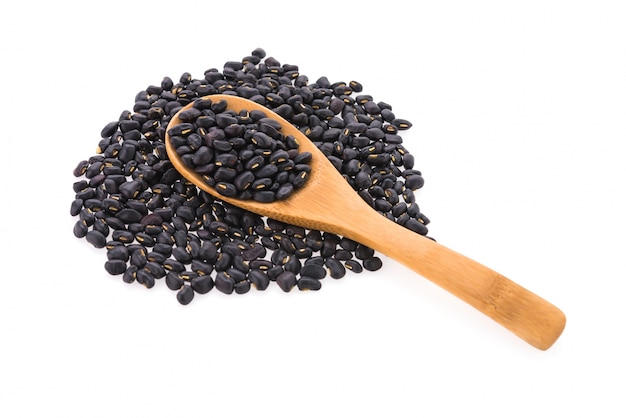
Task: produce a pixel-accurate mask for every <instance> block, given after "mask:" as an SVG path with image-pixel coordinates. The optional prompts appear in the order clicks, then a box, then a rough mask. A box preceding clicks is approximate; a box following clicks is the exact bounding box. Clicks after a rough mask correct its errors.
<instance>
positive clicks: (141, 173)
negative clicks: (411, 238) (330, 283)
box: [70, 48, 429, 303]
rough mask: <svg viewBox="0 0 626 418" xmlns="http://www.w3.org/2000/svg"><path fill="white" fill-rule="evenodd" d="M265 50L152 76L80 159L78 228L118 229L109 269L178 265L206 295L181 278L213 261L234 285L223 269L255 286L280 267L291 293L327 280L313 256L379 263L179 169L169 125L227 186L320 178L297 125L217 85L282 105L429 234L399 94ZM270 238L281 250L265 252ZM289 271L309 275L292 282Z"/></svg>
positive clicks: (176, 277)
mask: <svg viewBox="0 0 626 418" xmlns="http://www.w3.org/2000/svg"><path fill="white" fill-rule="evenodd" d="M265 57H266V54H265V51H263V50H261V49H260V48H259V49H257V50H255V52H253V53H252V54H251V55H250V56H248V57H245V58H244V59H243V60H238V61H229V62H227V63H226V64H225V65H224V70H223V72H220V71H218V70H215V69H212V70H209V71H207V72H205V74H204V78H202V79H198V80H196V79H194V78H193V77H192V76H191V74H189V73H184V74H183V75H181V76H180V78H178V79H177V80H178V81H177V82H176V83H175V82H174V81H173V80H172V79H171V78H169V77H165V78H163V80H162V81H161V83H160V84H159V83H157V84H155V85H149V86H148V87H147V88H146V89H144V90H141V91H140V92H139V93H138V94H137V95H136V100H135V103H134V105H133V107H132V108H131V109H132V111H124V112H122V114H121V115H120V116H119V118H118V119H117V120H116V121H114V122H110V123H109V124H107V125H106V126H105V127H104V128H103V129H102V131H101V136H102V137H103V138H102V140H100V141H99V143H98V148H97V152H98V155H96V156H93V157H91V158H89V159H88V160H83V161H81V162H80V163H79V164H78V165H77V166H76V167H75V169H74V175H75V176H76V177H81V176H84V179H81V180H78V181H76V182H75V183H74V184H73V190H74V192H75V195H74V201H73V203H72V206H71V207H70V214H71V215H72V216H79V220H78V221H77V222H76V223H75V224H74V235H75V236H77V237H81V238H82V237H87V235H88V234H89V238H88V241H89V242H92V243H95V245H97V246H99V245H102V241H103V239H102V237H105V240H106V237H107V236H109V233H110V230H112V234H111V241H110V242H109V243H107V244H106V245H105V246H106V248H107V259H108V260H109V261H111V263H109V264H110V265H109V266H108V269H112V271H117V270H116V268H120V269H121V264H120V263H118V262H117V261H116V260H119V261H120V262H123V263H126V260H129V261H130V265H129V266H128V267H127V268H126V270H125V271H124V272H123V274H122V276H123V280H124V281H125V282H129V283H130V282H133V281H135V280H136V281H138V282H140V283H142V284H143V285H144V286H146V287H152V286H153V285H154V283H155V280H156V279H157V278H158V277H162V276H163V275H164V274H165V273H166V272H167V275H166V284H167V282H168V281H169V282H170V283H169V285H168V287H170V285H171V286H172V288H173V289H174V290H177V291H179V292H181V294H183V292H185V293H188V294H187V296H186V297H188V298H189V297H190V298H193V294H195V293H201V292H198V291H196V290H194V288H193V285H192V286H190V285H186V286H185V289H181V286H183V285H182V284H181V283H180V282H181V281H187V282H188V284H191V283H192V282H194V281H199V280H205V281H209V280H213V279H210V277H209V274H210V273H211V272H212V270H216V271H217V274H218V275H219V274H220V273H221V274H222V276H223V277H222V276H220V277H221V278H220V280H221V281H222V285H224V282H225V281H226V282H228V280H225V279H224V277H226V278H228V279H232V281H233V284H232V289H231V290H230V293H233V292H235V293H245V292H247V291H248V290H249V288H250V285H251V284H253V285H254V286H255V288H257V289H265V288H266V287H267V285H268V284H269V282H270V281H272V280H276V281H278V280H277V278H278V277H279V276H281V274H286V275H285V276H282V277H283V278H282V279H281V280H280V283H282V285H283V286H284V285H285V284H287V287H286V288H287V289H288V290H290V289H291V288H293V287H294V286H295V285H296V284H297V285H298V287H299V288H303V289H304V288H316V287H317V283H316V282H314V281H313V282H311V283H310V284H307V282H308V281H309V280H318V281H319V279H317V278H316V277H314V276H313V277H312V276H308V275H306V274H300V272H301V270H302V269H304V272H307V271H308V270H312V271H314V272H315V271H317V270H316V269H315V268H314V267H306V266H317V267H320V268H322V269H323V270H324V271H325V272H328V273H327V274H330V275H331V277H334V278H339V277H343V275H344V274H345V272H346V270H351V271H353V272H360V271H362V270H363V265H367V268H368V269H375V268H377V266H378V264H379V262H378V261H377V259H378V258H377V257H375V255H374V252H373V250H371V249H369V248H363V246H360V245H357V244H356V243H355V242H354V241H349V240H344V239H342V238H341V237H337V236H334V235H332V234H324V236H323V237H322V234H321V233H320V232H319V231H308V230H300V231H298V232H295V231H294V229H293V228H294V227H293V226H290V225H287V224H284V223H276V222H273V221H271V220H264V219H261V218H259V217H256V215H254V216H251V215H250V214H249V213H248V212H246V211H242V210H240V209H236V208H233V207H230V206H228V205H225V204H223V202H221V201H220V200H219V199H215V198H213V197H211V196H210V195H208V194H206V193H205V192H203V191H200V190H199V189H197V188H196V187H195V186H194V185H193V184H191V183H189V182H188V181H186V180H184V179H183V178H182V177H181V176H180V174H179V173H178V172H177V170H176V169H175V168H174V167H173V165H172V164H171V162H170V161H169V160H168V155H167V153H166V151H165V145H164V142H163V141H164V140H165V133H166V131H168V134H169V136H170V140H171V141H172V144H174V145H175V149H176V150H178V152H179V154H180V155H181V158H183V160H184V162H185V164H189V165H190V167H191V168H192V169H195V170H196V171H197V172H198V173H199V174H200V175H202V176H204V178H205V181H207V183H208V184H209V185H210V186H212V187H216V186H217V185H219V186H218V189H221V190H222V191H223V192H224V194H225V195H228V194H231V195H232V196H233V197H237V198H240V199H256V200H259V201H267V202H270V201H274V200H276V199H285V198H288V197H289V196H290V195H291V194H292V193H293V191H294V190H295V189H297V188H298V187H301V186H302V185H304V184H305V181H306V180H308V177H309V174H310V172H311V167H310V165H309V164H310V162H311V159H312V156H311V154H310V153H307V152H298V143H297V141H296V140H295V138H294V137H293V136H291V135H284V134H283V133H282V132H281V126H280V124H278V123H277V122H276V121H275V120H273V119H271V118H268V117H267V114H266V113H265V112H260V111H251V112H246V111H242V112H237V113H235V112H232V111H229V110H227V109H226V107H227V105H226V102H225V101H219V102H215V103H213V102H212V101H211V100H197V99H198V98H201V97H203V96H208V97H209V98H210V95H211V94H214V93H218V92H221V93H227V94H234V95H238V96H241V97H246V98H249V99H251V100H253V101H256V102H257V103H260V104H262V105H265V106H267V107H268V108H271V109H274V110H275V111H276V112H277V113H278V114H280V115H282V116H283V117H285V118H287V119H288V120H289V121H290V122H291V123H292V124H293V125H295V126H296V127H297V128H298V129H300V130H301V131H302V132H303V133H305V134H306V135H308V136H309V137H310V138H311V139H312V140H314V141H320V142H316V143H315V144H316V145H317V146H318V147H319V148H320V150H321V152H322V153H323V154H324V155H326V156H327V158H328V159H329V161H330V162H331V163H332V164H333V165H334V167H335V168H336V169H337V170H338V171H340V172H341V173H342V175H343V176H344V178H345V179H346V180H347V181H348V183H349V184H350V186H352V187H353V188H354V189H355V190H356V191H357V192H358V194H359V195H360V196H361V197H362V198H363V199H364V200H365V201H366V202H367V203H368V204H369V205H370V206H372V207H373V208H375V209H377V210H378V211H379V212H380V213H381V215H382V216H385V217H387V218H389V219H391V220H393V221H395V222H397V223H398V224H400V225H403V226H404V227H407V228H409V229H411V230H413V231H415V232H417V233H420V234H423V235H426V234H427V232H428V229H427V227H426V225H427V224H428V223H429V220H428V218H427V217H426V216H425V215H423V214H422V213H421V211H420V209H419V207H418V206H417V204H416V203H415V198H416V195H415V193H414V191H415V190H417V189H419V188H421V187H422V186H423V177H422V175H421V173H420V172H419V171H418V170H415V169H414V164H415V159H414V157H413V155H412V154H410V153H409V152H408V151H407V150H406V148H404V146H403V145H402V144H403V138H402V137H401V136H400V134H399V132H401V131H403V130H405V129H408V128H409V127H411V124H410V122H408V121H407V120H404V119H398V118H396V117H395V114H394V113H393V112H392V108H391V106H390V105H389V104H387V103H385V102H382V101H374V99H373V98H372V96H369V95H366V94H362V93H361V92H362V90H363V86H362V85H361V84H360V83H357V82H354V81H352V82H350V83H344V82H338V83H331V82H330V81H329V80H328V79H327V78H326V77H319V78H318V79H317V81H316V82H315V83H309V80H308V77H307V76H305V75H303V74H301V73H300V72H299V69H298V67H297V66H295V65H282V66H281V65H280V63H279V62H278V61H277V60H275V59H273V58H267V59H265V61H263V59H264V58H265ZM353 92H356V93H359V95H358V96H353V94H352V93H353ZM188 103H193V105H192V107H191V108H189V109H188V110H185V111H183V112H181V113H180V114H179V119H180V120H181V121H182V123H180V124H178V125H177V126H173V127H171V129H168V126H167V125H168V122H169V120H170V119H171V117H172V116H173V115H174V113H176V112H178V111H179V109H181V108H182V106H184V105H186V104H188ZM324 141H327V142H324ZM257 193H258V196H256V197H255V194H257ZM269 225H271V226H269ZM140 244H141V245H140ZM147 248H151V249H152V252H147ZM268 249H271V250H273V251H274V252H275V253H276V252H278V254H277V255H276V256H275V257H274V256H272V257H270V258H271V259H265V258H266V257H267V250H268ZM353 257H355V258H353ZM357 260H362V262H359V261H357ZM276 263H278V264H276ZM361 263H363V265H362V264H361ZM117 264H120V265H119V266H117V267H116V265H117ZM186 266H189V267H186ZM105 268H107V267H105ZM186 268H189V269H190V270H191V271H186ZM378 268H379V267H378ZM296 272H297V273H296ZM290 273H291V274H300V279H299V280H296V281H295V282H293V283H292V281H291V279H290V276H289V274H290ZM120 274H121V273H120ZM314 274H319V273H314ZM183 277H184V279H183ZM235 278H236V279H235ZM216 279H217V277H216ZM294 283H295V284H294ZM208 286H210V285H208ZM225 286H226V290H227V291H228V284H227V283H226V285H225ZM279 286H280V284H279ZM196 287H198V286H196ZM188 301H191V299H188ZM187 303H188V302H187Z"/></svg>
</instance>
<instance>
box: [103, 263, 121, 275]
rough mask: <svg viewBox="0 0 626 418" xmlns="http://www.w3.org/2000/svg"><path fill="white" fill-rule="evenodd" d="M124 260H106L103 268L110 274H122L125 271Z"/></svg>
mask: <svg viewBox="0 0 626 418" xmlns="http://www.w3.org/2000/svg"><path fill="white" fill-rule="evenodd" d="M126 266H127V265H126V261H124V260H119V259H112V260H107V261H106V263H104V268H105V270H106V271H107V272H108V273H109V274H112V275H119V274H123V273H124V272H125V271H126Z"/></svg>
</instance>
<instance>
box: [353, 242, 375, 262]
mask: <svg viewBox="0 0 626 418" xmlns="http://www.w3.org/2000/svg"><path fill="white" fill-rule="evenodd" d="M354 255H355V256H356V257H357V258H358V259H360V260H366V259H368V258H372V257H373V256H374V250H373V249H371V248H369V247H367V246H365V245H362V244H359V245H358V246H357V248H356V250H355V252H354Z"/></svg>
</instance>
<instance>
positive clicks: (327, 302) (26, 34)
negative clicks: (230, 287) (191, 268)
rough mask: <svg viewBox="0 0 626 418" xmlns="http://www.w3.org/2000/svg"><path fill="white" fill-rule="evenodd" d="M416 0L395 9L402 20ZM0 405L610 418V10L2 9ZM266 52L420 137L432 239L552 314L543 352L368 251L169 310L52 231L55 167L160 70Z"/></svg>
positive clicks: (615, 254) (617, 122)
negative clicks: (284, 285)
mask: <svg viewBox="0 0 626 418" xmlns="http://www.w3.org/2000/svg"><path fill="white" fill-rule="evenodd" d="M409 6H410V7H409ZM0 16H1V18H0V19H1V20H2V24H1V25H0V54H1V56H2V64H1V65H0V82H1V83H2V84H1V88H0V94H1V95H2V96H1V101H0V107H1V112H0V115H1V117H2V120H1V121H2V139H1V143H2V156H3V158H2V160H3V162H2V165H0V167H1V170H2V172H1V175H2V196H3V197H2V204H1V205H0V237H2V242H3V244H4V245H3V246H4V250H3V251H2V264H1V265H2V278H1V282H0V283H1V284H0V338H1V342H0V416H3V417H10V418H17V417H65V418H69V417H116V418H121V417H144V416H145V417H148V416H150V417H205V416H221V417H244V416H259V417H340V416H341V417H346V416H350V417H352V416H354V417H357V416H358V417H381V416H386V417H413V416H423V417H451V416H456V417H464V416H481V417H531V416H532V417H589V416H598V417H623V416H625V415H626V406H625V405H624V400H623V395H624V393H625V389H626V384H625V383H624V382H625V379H624V374H625V373H626V360H625V358H626V357H625V354H624V353H625V350H626V344H625V343H624V323H623V320H624V317H625V315H626V308H625V306H626V305H625V304H624V302H623V300H624V296H625V295H624V287H625V286H624V281H625V279H626V276H625V273H624V261H623V260H624V250H625V249H626V246H625V244H624V236H625V234H626V228H625V225H624V213H625V212H624V211H625V210H626V207H625V203H626V202H625V192H624V180H626V169H625V166H626V165H625V164H624V151H623V150H624V147H623V143H624V140H625V139H626V138H625V134H626V123H625V121H626V25H625V24H624V22H625V21H626V9H625V7H624V6H623V2H620V1H615V2H611V1H601V0H600V1H523V2H522V1H519V2H513V1H495V0H494V1H483V0H481V1H472V2H462V1H438V2H421V1H418V2H407V1H392V0H387V1H384V2H363V1H349V2H340V1H314V2H294V1H289V2H285V1H277V2H271V1H245V0H235V1H232V2H230V1H229V2H210V1H206V2H200V1H181V2H160V1H134V2H131V1H125V2H117V1H107V2H75V3H70V2H67V1H57V2H50V1H41V2H35V1H19V2H3V4H2V6H0ZM256 47H262V48H264V49H265V50H266V51H267V52H268V55H270V56H274V57H275V58H277V59H278V60H279V61H281V63H291V64H298V65H299V66H300V72H301V73H303V74H306V75H308V76H309V78H310V79H311V80H315V79H317V78H318V77H320V76H322V75H326V76H327V77H328V78H329V79H330V80H331V81H350V80H357V81H359V82H361V83H362V84H363V85H364V87H365V93H369V94H371V95H373V96H374V98H375V99H376V100H382V101H385V102H387V103H390V104H391V105H392V106H393V109H394V112H395V113H396V115H397V116H398V117H402V118H406V119H409V120H411V121H412V122H413V124H414V126H413V128H412V129H411V130H409V131H407V132H406V133H405V135H403V137H404V139H405V145H406V147H407V148H408V149H409V150H410V151H411V152H412V153H413V154H415V156H416V167H417V168H419V169H421V170H422V171H423V173H424V176H425V179H426V185H425V186H424V188H423V189H422V190H421V191H420V192H419V193H418V195H417V199H418V203H419V204H420V206H421V207H422V210H423V212H424V213H425V214H426V215H427V216H429V217H430V219H431V221H432V223H431V225H430V230H431V235H432V236H433V237H435V238H436V239H437V240H438V241H439V242H440V243H442V244H444V245H446V246H448V247H450V248H453V249H455V250H457V251H459V252H461V253H463V254H466V255H468V256H470V257H472V258H474V259H476V260H478V261H480V262H482V263H484V264H486V265H488V266H490V267H491V268H493V269H494V270H496V271H499V272H501V273H502V274H504V275H506V276H507V277H509V278H511V279H513V280H514V281H516V282H518V283H520V284H522V285H523V286H525V287H527V288H529V289H531V290H532V291H534V292H536V293H537V294H539V295H541V296H543V297H544V298H546V299H547V300H549V301H551V302H552V303H554V304H555V305H557V306H558V307H560V308H561V309H562V310H563V311H564V312H565V314H566V315H567V318H568V324H567V327H566V329H565V332H564V333H563V335H562V336H561V338H560V339H559V340H558V341H557V343H556V344H555V345H554V346H553V347H552V348H550V349H549V350H548V351H540V350H537V349H535V348H533V347H531V346H530V345H528V344H526V343H525V342H523V341H521V340H520V339H518V338H517V337H515V336H514V335H513V334H511V333H509V332H508V331H506V330H504V329H503V328H501V327H500V326H499V325H496V324H495V323H493V322H492V321H490V320H489V319H487V318H486V317H484V316H483V315H482V314H480V313H478V312H476V311H474V310H473V309H472V308H470V307H468V306H466V305H465V304H464V303H462V302H460V301H458V300H457V299H455V298H454V297H452V296H450V295H449V294H447V293H446V292H444V291H442V290H440V289H439V288H438V287H436V286H434V285H433V284H431V283H430V282H428V281H427V280H425V279H423V278H421V277H419V276H418V275H416V274H414V273H412V272H411V271H409V270H407V269H405V268H403V267H401V266H400V265H398V264H396V263H395V262H393V261H392V260H385V265H384V268H383V269H382V270H380V271H378V272H376V273H370V274H365V273H364V274H362V275H348V276H346V277H345V278H344V279H342V280H339V281H336V280H332V279H330V278H328V279H325V281H324V283H323V289H322V290H321V291H319V292H297V291H294V292H292V293H290V294H284V293H282V291H280V290H279V289H278V287H277V286H275V285H274V286H272V287H271V288H270V289H268V291H266V292H254V291H252V292H250V293H248V294H246V295H243V296H237V295H232V296H226V295H222V294H219V293H218V292H216V291H213V292H211V293H209V294H208V295H204V296H201V297H196V299H195V300H194V301H193V302H192V304H191V305H189V306H186V307H183V306H181V305H179V304H178V303H177V302H176V299H175V295H174V293H173V292H171V291H170V290H168V289H167V288H166V287H165V285H164V283H158V285H157V286H156V287H155V288H153V289H151V290H146V289H144V288H142V287H141V286H139V285H136V284H135V285H127V284H125V283H123V282H122V281H121V279H120V278H119V277H112V276H109V275H108V274H107V273H106V272H105V271H104V269H103V263H104V261H105V258H106V257H105V252H104V251H103V250H96V249H94V248H92V247H91V246H90V245H89V244H88V243H87V242H86V241H85V240H79V239H76V238H75V237H74V236H73V235H72V226H73V224H74V222H75V219H73V218H72V217H71V216H70V215H69V207H70V203H71V201H72V199H73V191H72V183H73V182H74V181H75V179H74V177H73V176H72V170H73V168H74V166H75V165H76V163H78V161H80V160H82V159H85V158H88V157H90V156H92V155H94V154H95V148H96V145H97V142H98V140H99V133H100V129H101V128H102V127H103V126H104V125H105V124H106V123H107V122H109V121H110V120H114V119H116V118H117V117H118V116H119V114H120V113H121V111H122V110H124V109H128V108H131V107H132V104H133V100H134V96H135V93H137V92H138V91H140V90H142V89H144V88H146V87H147V86H148V85H150V84H158V83H160V81H161V79H162V78H163V77H164V76H170V77H172V78H176V77H179V76H180V74H182V73H183V72H185V71H189V72H191V73H192V74H193V75H194V76H196V77H201V76H202V74H203V72H204V70H206V69H208V68H211V67H217V68H221V66H222V65H223V63H224V62H226V61H228V60H239V59H241V58H242V57H244V56H246V55H248V54H249V53H250V52H251V51H252V50H253V49H254V48H256Z"/></svg>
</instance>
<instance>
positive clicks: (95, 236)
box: [85, 230, 107, 248]
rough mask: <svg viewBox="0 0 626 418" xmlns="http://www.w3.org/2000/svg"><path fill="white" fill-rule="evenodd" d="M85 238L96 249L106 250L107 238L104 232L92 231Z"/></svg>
mask: <svg viewBox="0 0 626 418" xmlns="http://www.w3.org/2000/svg"><path fill="white" fill-rule="evenodd" d="M85 238H86V239H87V242H88V243H90V244H91V245H93V246H94V247H96V248H104V247H105V245H106V241H107V239H106V237H105V236H104V234H102V232H100V231H95V230H91V231H89V232H87V233H86V234H85Z"/></svg>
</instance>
